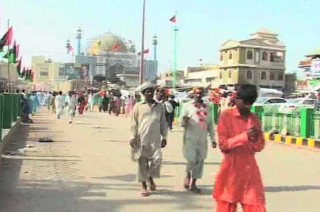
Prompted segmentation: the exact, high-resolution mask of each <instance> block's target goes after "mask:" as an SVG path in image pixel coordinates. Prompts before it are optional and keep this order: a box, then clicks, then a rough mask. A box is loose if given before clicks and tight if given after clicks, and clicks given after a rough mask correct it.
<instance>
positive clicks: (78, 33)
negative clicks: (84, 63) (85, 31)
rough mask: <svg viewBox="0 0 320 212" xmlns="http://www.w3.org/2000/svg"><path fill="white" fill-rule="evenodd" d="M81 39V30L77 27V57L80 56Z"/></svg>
mask: <svg viewBox="0 0 320 212" xmlns="http://www.w3.org/2000/svg"><path fill="white" fill-rule="evenodd" d="M81 39H82V30H81V28H80V27H79V29H78V30H77V40H78V49H77V50H78V52H77V55H78V56H80V54H81Z"/></svg>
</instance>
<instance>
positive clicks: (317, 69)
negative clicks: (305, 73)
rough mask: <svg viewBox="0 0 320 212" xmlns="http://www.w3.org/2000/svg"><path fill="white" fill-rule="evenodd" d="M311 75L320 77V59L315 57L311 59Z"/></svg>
mask: <svg viewBox="0 0 320 212" xmlns="http://www.w3.org/2000/svg"><path fill="white" fill-rule="evenodd" d="M310 76H319V77H320V59H313V60H312V61H311V67H310Z"/></svg>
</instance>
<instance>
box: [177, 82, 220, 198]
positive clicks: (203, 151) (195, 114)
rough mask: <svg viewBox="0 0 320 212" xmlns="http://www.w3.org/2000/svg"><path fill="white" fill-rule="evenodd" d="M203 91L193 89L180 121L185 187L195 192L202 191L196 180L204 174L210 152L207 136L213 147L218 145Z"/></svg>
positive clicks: (183, 108) (183, 107)
mask: <svg viewBox="0 0 320 212" xmlns="http://www.w3.org/2000/svg"><path fill="white" fill-rule="evenodd" d="M203 92H204V91H203V89H202V88H195V89H194V90H193V95H194V98H193V100H192V101H190V102H187V103H185V104H184V105H183V106H182V110H181V115H180V121H179V123H181V125H182V127H183V128H184V134H183V156H184V157H185V159H186V160H187V166H186V177H185V180H184V188H185V189H187V190H189V191H192V192H195V193H200V189H199V188H198V187H197V185H196V182H197V179H200V178H202V174H203V168H204V160H205V158H206V157H207V152H208V139H207V137H208V136H209V137H210V140H211V144H212V147H213V148H216V146H217V144H216V142H215V138H214V126H213V120H212V118H211V116H210V114H209V113H210V111H209V107H208V105H207V104H205V103H204V102H203V100H202V97H203Z"/></svg>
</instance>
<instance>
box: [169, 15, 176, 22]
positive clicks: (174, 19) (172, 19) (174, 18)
mask: <svg viewBox="0 0 320 212" xmlns="http://www.w3.org/2000/svg"><path fill="white" fill-rule="evenodd" d="M169 21H170V22H172V23H176V22H177V17H176V15H174V16H172V18H170V19H169Z"/></svg>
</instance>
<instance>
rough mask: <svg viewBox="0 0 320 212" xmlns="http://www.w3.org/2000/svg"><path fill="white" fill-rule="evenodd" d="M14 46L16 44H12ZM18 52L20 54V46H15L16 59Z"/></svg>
mask: <svg viewBox="0 0 320 212" xmlns="http://www.w3.org/2000/svg"><path fill="white" fill-rule="evenodd" d="M14 45H16V42H14ZM19 52H20V45H16V52H15V54H16V58H17V57H19Z"/></svg>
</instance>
